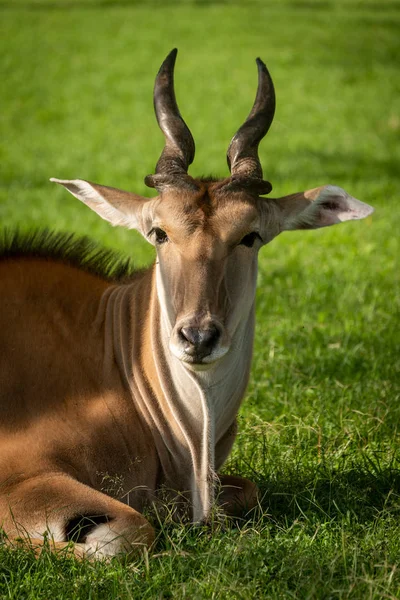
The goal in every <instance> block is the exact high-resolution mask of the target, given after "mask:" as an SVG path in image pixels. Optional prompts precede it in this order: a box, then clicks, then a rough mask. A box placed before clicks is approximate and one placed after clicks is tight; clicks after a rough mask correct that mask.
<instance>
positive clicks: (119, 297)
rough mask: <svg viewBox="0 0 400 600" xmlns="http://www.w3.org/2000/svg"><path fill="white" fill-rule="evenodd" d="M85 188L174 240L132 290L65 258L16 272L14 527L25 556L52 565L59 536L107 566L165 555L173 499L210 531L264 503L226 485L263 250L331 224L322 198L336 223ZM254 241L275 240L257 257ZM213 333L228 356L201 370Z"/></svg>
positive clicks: (236, 201)
mask: <svg viewBox="0 0 400 600" xmlns="http://www.w3.org/2000/svg"><path fill="white" fill-rule="evenodd" d="M80 181H81V180H74V181H73V183H72V184H71V185H70V184H69V182H66V181H63V182H62V183H63V185H65V186H66V187H67V188H68V189H69V190H70V191H72V193H73V194H74V195H76V196H77V197H78V198H79V199H81V200H83V201H85V202H86V203H87V204H89V205H90V206H91V207H92V208H94V210H96V211H97V212H99V214H100V215H101V216H103V217H104V218H107V219H109V220H111V222H112V223H114V220H115V222H116V223H120V222H122V221H123V222H125V224H126V226H128V227H129V226H130V225H129V223H130V221H129V218H131V217H132V219H133V221H132V222H133V223H135V225H134V226H135V227H137V228H138V229H139V230H140V231H141V232H142V233H143V235H145V236H146V237H147V236H149V235H150V236H151V235H152V234H151V231H152V229H153V228H154V227H159V228H162V229H163V230H164V231H165V232H167V234H168V242H167V243H165V244H163V245H162V246H160V247H159V248H158V260H157V263H156V264H155V265H153V267H151V268H149V269H147V270H146V271H143V272H142V273H138V274H136V276H135V277H134V278H133V279H132V280H131V281H130V282H127V283H120V284H116V283H112V282H110V281H107V280H106V279H103V278H102V277H100V276H96V275H93V274H90V273H88V272H85V270H84V269H79V268H77V267H74V266H70V265H68V264H64V263H63V262H60V261H57V260H45V259H43V258H35V257H28V256H26V257H24V256H22V257H19V258H9V259H3V260H0V382H1V385H0V525H1V526H2V527H3V529H4V531H5V533H6V534H7V536H8V538H9V543H11V544H13V543H14V542H13V540H18V539H22V540H29V539H32V540H35V541H32V545H33V546H34V548H36V551H38V552H39V551H40V548H41V547H42V546H43V544H45V545H46V543H47V542H44V541H43V539H44V538H46V537H47V539H48V540H49V547H50V549H53V550H54V551H57V549H60V548H61V549H65V548H67V549H68V548H69V546H68V539H73V540H75V541H76V542H77V545H76V550H75V554H76V555H77V556H89V557H95V558H101V557H108V556H113V555H116V554H119V553H125V554H126V553H130V552H131V551H134V550H136V549H138V548H142V547H143V546H149V545H151V544H152V542H153V540H154V532H153V529H152V527H151V526H150V524H149V523H148V521H147V520H146V519H145V518H144V517H143V516H142V514H141V512H142V510H143V508H144V507H145V506H146V505H147V504H151V503H152V502H155V501H156V500H157V498H158V497H159V496H160V495H161V497H162V498H164V499H165V498H169V499H170V500H173V499H174V497H176V494H180V495H181V496H182V495H183V497H186V498H187V499H188V500H189V502H188V506H191V512H192V518H193V519H194V520H204V519H207V518H208V515H209V512H210V510H211V507H212V504H213V502H214V498H215V495H217V496H219V500H220V502H221V503H222V505H223V506H224V507H225V509H226V510H227V512H229V513H230V514H237V512H238V510H239V509H246V510H247V509H249V508H251V507H253V506H254V505H255V504H256V497H257V490H256V487H255V486H254V484H252V483H251V482H248V481H247V480H241V478H237V477H236V478H234V477H227V476H223V477H221V479H220V484H218V478H217V476H216V471H217V470H218V469H220V468H221V466H222V465H223V463H224V461H225V460H226V458H227V456H228V454H229V452H230V450H231V447H232V444H233V442H234V439H235V435H236V415H237V412H238V409H239V406H240V402H241V399H242V397H243V394H244V391H245V387H246V384H247V380H248V376H249V370H250V362H251V353H252V342H253V332H254V296H255V285H256V274H257V250H258V249H259V247H260V246H261V245H262V243H266V242H268V241H270V240H271V239H272V238H273V237H274V236H275V235H277V234H278V233H279V231H281V230H282V229H284V228H285V223H286V222H289V221H290V227H289V228H293V223H296V222H298V223H299V227H303V225H304V223H305V224H307V223H310V222H311V221H312V220H314V221H315V223H314V226H319V224H318V221H317V219H318V218H319V217H318V215H319V213H320V209H319V208H318V207H317V209H318V210H317V209H316V210H314V212H311V213H310V214H311V216H310V215H309V212H310V208H309V206H310V203H312V202H317V203H318V202H319V200H318V199H319V198H320V197H322V198H323V202H324V206H323V215H322V221H323V223H322V224H326V222H325V221H326V220H327V214H328V213H329V210H331V208H329V207H328V209H327V206H328V204H327V200H326V196H327V192H326V189H327V188H321V189H318V190H313V191H311V192H310V193H305V194H300V195H293V196H291V197H288V198H283V199H280V200H272V201H269V202H268V201H266V200H264V199H262V198H258V197H257V196H254V195H253V194H251V193H249V192H232V193H230V194H229V193H226V192H225V191H224V186H223V185H221V182H208V183H204V182H198V187H199V188H200V190H199V191H197V192H196V191H193V190H192V191H167V192H165V194H163V195H162V196H161V197H159V198H156V199H153V200H147V199H143V198H142V199H141V198H139V197H138V196H135V195H132V198H130V195H129V194H128V193H121V192H118V191H117V192H116V190H114V189H113V188H106V187H105V186H97V185H96V184H89V183H87V182H83V183H80ZM334 189H335V192H334V197H335V202H336V197H337V194H338V192H337V191H336V190H338V189H339V188H334ZM91 190H94V191H93V195H92V196H93V197H92V196H91V194H92V192H91ZM321 190H322V191H321ZM328 192H329V190H328ZM329 193H330V192H329ZM343 194H345V193H344V192H343ZM130 200H131V202H130ZM354 202H357V201H354ZM351 206H352V208H353V207H354V206H355V207H356V208H357V205H356V204H354V203H353V204H352V205H351ZM363 206H365V205H363ZM110 207H111V208H110ZM121 207H122V208H123V215H124V216H123V217H121V216H120V211H121V210H122V209H121ZM332 210H334V208H333V209H332ZM340 210H341V211H343V210H344V209H343V203H342V204H341V206H340ZM363 210H364V211H365V209H363ZM305 211H308V213H307V214H306V220H304V218H303V217H302V215H303V213H304V212H305ZM327 211H328V212H327ZM110 215H111V216H110ZM362 216H365V215H364V214H363V215H362ZM335 218H336V217H332V222H336V221H335ZM351 218H361V217H351ZM126 219H128V221H126ZM253 231H256V232H258V234H259V236H260V238H262V241H260V239H258V238H257V242H256V243H255V245H254V248H250V247H245V246H243V245H241V244H240V242H241V239H242V238H243V237H244V236H245V235H247V234H248V233H249V232H253ZM149 232H150V233H149ZM149 239H150V241H151V240H152V238H151V237H150V238H149ZM209 322H212V323H217V324H218V327H219V328H220V330H221V335H220V338H219V339H218V343H217V344H216V345H215V348H214V349H213V350H212V352H211V354H210V356H206V357H205V359H204V360H202V361H200V363H201V364H191V357H190V356H187V355H186V354H185V352H186V351H185V350H184V348H183V347H182V339H181V338H180V334H179V331H180V327H182V326H183V325H184V326H194V325H195V326H199V327H202V326H203V325H204V323H205V324H206V325H207V323H209ZM198 362H199V361H198ZM219 485H220V486H221V487H220V491H218V486H219ZM80 519H83V521H82V522H81V524H84V525H85V527H86V528H84V529H83V530H82V531H81V533H80V534H77V533H76V532H75V533H71V531H70V530H71V527H72V526H73V525H74V524H79V520H80ZM38 540H39V541H38Z"/></svg>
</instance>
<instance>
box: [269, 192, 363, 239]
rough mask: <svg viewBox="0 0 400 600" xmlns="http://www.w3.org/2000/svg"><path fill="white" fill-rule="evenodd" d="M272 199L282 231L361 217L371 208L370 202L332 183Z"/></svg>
mask: <svg viewBox="0 0 400 600" xmlns="http://www.w3.org/2000/svg"><path fill="white" fill-rule="evenodd" d="M274 202H275V204H276V205H277V206H278V208H279V212H280V219H281V231H285V230H290V229H318V228H319V227H327V226H328V225H336V223H341V222H342V221H350V220H352V219H364V218H365V217H368V215H370V214H371V213H373V212H374V209H373V208H372V206H369V204H365V203H364V202H361V201H360V200H356V199H355V198H353V197H352V196H350V195H349V194H348V193H347V192H345V191H344V190H343V189H342V188H340V187H337V186H335V185H325V186H323V187H319V188H315V189H313V190H307V191H306V192H300V193H298V194H292V195H291V196H284V197H283V198H277V199H274Z"/></svg>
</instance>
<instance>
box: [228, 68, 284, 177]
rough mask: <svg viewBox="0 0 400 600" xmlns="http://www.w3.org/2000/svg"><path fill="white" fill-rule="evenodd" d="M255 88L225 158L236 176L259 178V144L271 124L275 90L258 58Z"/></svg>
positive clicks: (260, 173)
mask: <svg viewBox="0 0 400 600" xmlns="http://www.w3.org/2000/svg"><path fill="white" fill-rule="evenodd" d="M256 62H257V67H258V88H257V94H256V99H255V101H254V104H253V108H252V109H251V112H250V114H249V116H248V117H247V119H246V121H245V122H244V123H243V125H242V126H241V127H240V129H239V130H238V131H237V132H236V133H235V135H234V136H233V138H232V141H231V143H230V145H229V148H228V152H227V160H228V166H229V169H230V172H231V174H232V175H236V176H238V177H240V178H241V177H243V178H250V179H260V180H262V177H263V172H262V167H261V163H260V159H259V158H258V145H259V143H260V141H261V140H262V138H263V137H264V136H265V134H266V133H267V131H268V129H269V128H270V126H271V123H272V120H273V118H274V113H275V90H274V84H273V83H272V79H271V75H270V74H269V72H268V69H267V67H266V66H265V64H264V63H263V61H262V60H261V59H260V58H257V60H256Z"/></svg>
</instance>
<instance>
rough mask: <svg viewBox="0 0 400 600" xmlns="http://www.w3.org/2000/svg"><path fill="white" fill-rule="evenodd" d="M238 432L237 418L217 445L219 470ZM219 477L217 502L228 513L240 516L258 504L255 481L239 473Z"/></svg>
mask: <svg viewBox="0 0 400 600" xmlns="http://www.w3.org/2000/svg"><path fill="white" fill-rule="evenodd" d="M236 434H237V421H236V419H235V420H234V421H233V423H232V425H231V426H230V427H229V428H228V429H227V431H226V432H225V434H224V435H223V436H222V438H221V439H220V440H219V441H218V443H217V445H216V447H215V465H216V468H217V470H218V469H220V468H221V467H222V465H223V464H224V462H225V461H226V459H227V458H228V456H229V453H230V451H231V450H232V446H233V443H234V441H235V438H236ZM218 479H219V485H218V488H217V502H218V504H219V505H220V506H221V507H222V508H223V509H224V511H225V512H226V513H227V514H228V515H230V516H232V517H238V516H240V515H243V514H244V513H246V512H248V511H249V510H251V509H252V508H254V507H255V506H257V501H258V496H259V492H258V487H257V486H256V485H255V483H253V482H251V481H250V480H249V479H245V478H244V477H239V476H237V475H218Z"/></svg>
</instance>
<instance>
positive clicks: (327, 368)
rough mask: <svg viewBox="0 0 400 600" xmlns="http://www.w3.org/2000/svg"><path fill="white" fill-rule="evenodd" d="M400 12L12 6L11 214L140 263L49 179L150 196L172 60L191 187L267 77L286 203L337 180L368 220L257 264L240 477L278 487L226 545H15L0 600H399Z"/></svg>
mask: <svg viewBox="0 0 400 600" xmlns="http://www.w3.org/2000/svg"><path fill="white" fill-rule="evenodd" d="M399 28H400V3H399V2H397V1H394V0H381V1H378V0H375V1H373V0H366V1H364V2H362V1H361V0H346V1H345V0H343V1H340V0H331V1H329V0H327V1H324V0H318V1H315V2H311V0H305V1H302V0H298V1H296V0H293V1H289V0H288V1H279V2H270V3H267V2H261V1H260V2H256V1H254V2H242V3H239V2H238V3H231V2H227V1H226V2H210V1H204V2H202V1H200V0H198V1H197V2H190V1H182V2H165V3H161V2H154V3H151V2H148V3H146V2H128V1H126V0H125V1H122V0H120V1H118V0H115V2H113V1H112V0H109V1H106V0H102V1H95V0H86V1H79V2H75V1H71V2H67V1H64V0H40V1H39V0H35V1H34V0H31V1H29V0H12V1H11V0H9V1H6V0H0V30H1V31H0V33H1V35H0V65H1V67H0V69H1V75H2V77H1V80H2V89H1V96H2V99H1V110H0V221H1V225H2V226H7V227H14V226H19V227H20V228H26V229H28V228H31V227H36V226H51V227H55V228H57V229H61V230H68V231H75V232H78V233H81V234H89V235H90V236H92V237H94V238H95V239H98V240H100V241H102V242H103V243H104V244H105V245H107V246H112V247H115V248H118V249H120V250H123V251H125V252H126V253H128V254H130V255H132V256H133V257H135V258H136V262H137V264H138V265H142V264H147V263H149V262H150V261H151V260H152V258H153V255H152V253H151V250H150V249H149V248H148V247H147V245H146V243H145V242H144V241H143V240H142V239H141V238H140V237H139V235H137V234H136V233H134V232H131V231H124V230H122V229H121V230H113V229H111V228H110V227H109V226H108V225H107V224H106V223H104V222H103V221H101V220H100V219H99V218H98V217H97V216H96V215H94V214H93V213H91V212H90V211H88V210H87V209H86V207H84V206H82V205H80V203H78V202H77V201H76V200H75V199H74V198H72V196H69V195H68V194H67V193H66V192H65V191H63V190H62V189H58V187H57V186H54V185H52V184H50V183H49V182H48V178H49V177H51V176H55V177H60V178H76V177H82V178H87V179H89V180H92V181H98V182H99V183H104V184H106V185H114V186H118V187H122V188H125V189H130V190H132V191H136V192H137V193H142V194H149V193H150V191H149V190H148V189H147V188H145V186H144V183H143V178H144V176H145V175H146V174H147V173H150V172H152V171H153V169H154V164H155V162H156V160H157V158H158V156H159V153H160V150H161V148H162V144H163V141H162V136H161V134H160V133H159V131H158V129H157V126H156V122H155V118H154V115H153V111H152V98H151V94H152V86H153V81H154V75H155V73H156V71H157V69H158V67H159V65H160V63H161V61H162V59H163V58H164V56H165V55H166V54H167V52H168V51H169V50H170V49H171V48H173V47H174V46H178V47H179V50H180V54H179V57H178V63H177V74H176V87H177V95H178V99H179V104H180V107H181V111H182V113H183V115H184V116H185V119H186V120H187V122H188V123H189V125H190V128H191V130H192V132H193V134H194V137H195V139H196V143H197V155H196V161H195V164H194V166H193V169H192V170H191V173H193V174H195V175H200V174H209V173H213V174H220V175H221V176H222V175H226V174H227V168H226V163H225V152H226V149H227V146H228V143H229V140H230V137H231V136H232V134H233V133H234V132H235V130H236V129H237V128H238V127H239V125H240V124H241V122H242V121H243V120H244V118H245V116H246V115H247V113H248V111H249V109H250V106H251V102H252V100H253V97H254V94H255V85H256V67H255V63H254V59H255V58H256V56H261V57H262V58H263V59H264V60H265V61H266V62H267V64H268V66H269V67H270V70H271V72H272V74H273V77H274V81H275V86H276V90H277V101H278V107H277V114H276V118H275V122H274V125H273V126H272V129H271V131H270V133H269V135H268V138H267V139H266V140H265V142H263V144H262V147H261V152H260V154H261V157H262V162H263V165H264V171H265V176H266V177H267V178H268V179H270V180H271V181H272V183H273V185H274V192H273V193H274V194H275V195H284V194H286V193H290V192H294V191H298V190H301V189H307V188H311V187H315V186H317V185H322V184H324V183H333V184H336V185H340V186H342V187H344V188H345V189H346V190H347V191H349V192H350V193H351V194H353V195H354V196H356V197H359V198H360V199H361V200H364V201H365V202H368V203H370V204H372V205H373V206H375V208H376V213H375V214H374V215H373V216H372V217H370V218H368V219H367V220H366V221H362V222H359V223H348V224H345V225H342V226H340V227H334V228H331V229H325V230H319V231H314V232H295V233H286V234H283V235H282V236H280V238H278V239H276V240H274V241H273V242H272V244H271V245H270V246H269V247H267V248H265V249H264V250H263V251H262V255H261V257H260V276H259V289H258V297H257V303H258V308H257V318H258V327H257V335H256V343H255V352H254V364H253V370H252V377H251V382H250V385H249V388H248V392H247V395H246V399H245V401H244V404H243V408H242V411H241V416H240V430H241V431H240V435H239V437H238V440H237V443H236V445H235V449H234V452H233V455H232V457H231V458H230V460H229V462H228V464H227V466H226V471H227V472H235V473H239V474H242V475H244V476H248V477H251V478H252V479H253V480H255V481H256V482H257V483H258V484H259V486H260V488H261V491H262V494H263V497H262V500H261V503H260V508H259V510H258V511H257V512H256V514H255V515H253V517H252V518H251V519H250V520H248V521H247V522H244V523H242V524H241V526H240V527H234V526H233V524H229V523H226V524H225V525H223V526H222V525H221V524H217V525H215V528H214V530H211V529H207V528H193V527H189V526H187V527H185V526H178V525H171V524H160V525H159V527H158V529H159V535H158V540H157V545H156V548H155V552H154V553H153V554H151V555H149V556H146V557H143V558H142V559H140V560H138V561H137V562H136V563H134V564H132V565H121V564H119V563H117V562H115V563H113V564H110V565H105V564H87V563H83V564H79V563H76V562H75V561H74V560H72V559H68V558H65V557H62V556H61V557H56V556H51V555H48V554H45V555H43V556H42V558H41V559H39V560H35V559H34V558H33V556H31V555H30V554H29V553H28V554H27V553H24V552H22V551H12V552H11V551H9V550H6V549H5V548H1V547H0V597H1V598H15V599H17V598H18V599H28V598H29V599H35V600H36V599H38V598H45V599H48V598H51V597H53V598H57V599H58V598H65V599H70V598H72V597H74V598H93V599H97V598H104V599H109V598H135V599H136V598H160V599H161V598H187V599H197V598H199V599H201V598H215V599H224V598H229V599H231V598H243V599H245V600H248V599H249V598H273V599H275V598H276V599H278V598H321V599H327V598H341V599H347V598H349V599H350V598H351V599H354V598H357V599H360V600H364V599H378V598H399V597H400V567H399V563H400V524H399V523H400V496H399V494H400V471H399V466H400V465H399V459H400V455H399V418H400V402H399V400H400V385H399V381H400V366H399V364H400V363H399V360H398V353H399V339H400V333H399V320H398V316H399V300H400V292H399V267H398V256H399V240H398V238H399V236H398V232H399V229H400V210H399V208H398V206H399V201H400V200H399V187H400V186H399V178H400V168H399V164H400V144H399V141H400V140H399V138H400V102H399V98H400V80H399V78H398V57H399V53H400V36H399Z"/></svg>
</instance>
